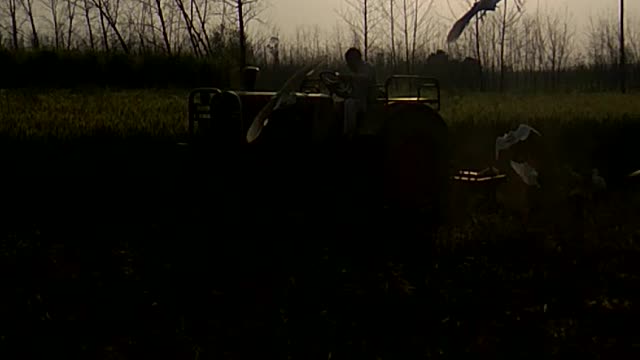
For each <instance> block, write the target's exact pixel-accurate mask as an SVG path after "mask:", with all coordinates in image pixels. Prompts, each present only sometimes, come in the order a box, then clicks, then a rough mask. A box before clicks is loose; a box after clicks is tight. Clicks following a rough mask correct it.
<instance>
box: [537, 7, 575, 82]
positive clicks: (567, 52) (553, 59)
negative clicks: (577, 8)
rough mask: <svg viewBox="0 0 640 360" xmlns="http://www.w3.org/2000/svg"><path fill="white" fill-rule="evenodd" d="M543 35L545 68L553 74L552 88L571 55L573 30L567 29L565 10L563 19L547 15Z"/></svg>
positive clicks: (556, 14)
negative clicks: (544, 36)
mask: <svg viewBox="0 0 640 360" xmlns="http://www.w3.org/2000/svg"><path fill="white" fill-rule="evenodd" d="M544 34H545V35H546V39H547V41H546V44H547V47H546V49H545V52H546V57H547V68H548V69H549V70H550V71H551V73H552V74H553V79H552V86H553V87H555V86H556V83H557V76H558V74H559V72H560V71H561V70H562V69H563V68H564V66H565V65H566V63H568V60H569V57H570V56H571V53H572V48H571V43H572V39H573V35H574V33H573V30H572V29H570V28H569V15H568V12H567V10H565V13H564V17H561V16H560V15H559V14H558V13H557V12H554V13H551V14H548V15H547V17H546V19H545V24H544Z"/></svg>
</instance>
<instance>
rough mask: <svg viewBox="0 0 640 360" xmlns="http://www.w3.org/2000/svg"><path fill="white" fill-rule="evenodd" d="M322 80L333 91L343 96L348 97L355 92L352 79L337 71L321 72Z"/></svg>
mask: <svg viewBox="0 0 640 360" xmlns="http://www.w3.org/2000/svg"><path fill="white" fill-rule="evenodd" d="M320 80H321V81H322V83H323V84H324V85H325V86H326V87H327V89H329V91H331V92H332V93H334V94H336V95H338V96H340V97H341V98H348V97H350V96H351V94H352V92H353V85H352V84H351V81H349V80H347V79H345V78H344V77H342V76H340V73H338V72H335V71H323V72H321V73H320Z"/></svg>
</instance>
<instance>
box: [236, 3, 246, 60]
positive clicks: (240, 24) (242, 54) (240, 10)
mask: <svg viewBox="0 0 640 360" xmlns="http://www.w3.org/2000/svg"><path fill="white" fill-rule="evenodd" d="M237 1H238V2H237V4H238V32H239V35H240V67H241V68H244V67H245V66H247V43H246V40H247V39H246V37H245V34H244V30H245V29H244V11H243V2H242V1H243V0H237Z"/></svg>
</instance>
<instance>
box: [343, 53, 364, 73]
mask: <svg viewBox="0 0 640 360" xmlns="http://www.w3.org/2000/svg"><path fill="white" fill-rule="evenodd" d="M344 59H345V60H346V61H347V66H349V69H351V70H352V71H355V70H356V69H357V68H358V66H359V65H360V64H362V53H361V52H360V50H358V49H356V48H350V49H349V50H347V52H346V53H345V54H344Z"/></svg>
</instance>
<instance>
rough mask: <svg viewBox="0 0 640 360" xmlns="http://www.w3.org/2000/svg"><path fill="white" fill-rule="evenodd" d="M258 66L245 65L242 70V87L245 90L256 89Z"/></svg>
mask: <svg viewBox="0 0 640 360" xmlns="http://www.w3.org/2000/svg"><path fill="white" fill-rule="evenodd" d="M259 72H260V68H259V67H257V66H245V68H244V69H243V70H242V80H243V81H242V85H243V86H242V87H243V88H244V90H246V91H253V90H255V89H256V82H257V81H258V73H259Z"/></svg>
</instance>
